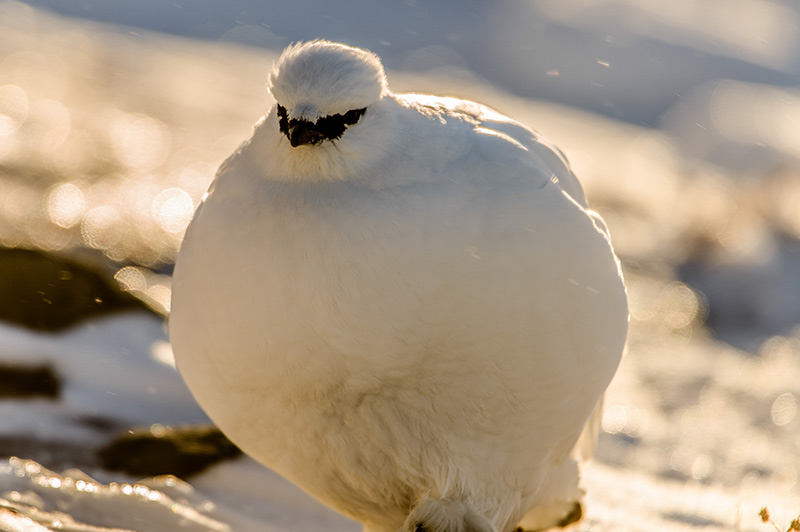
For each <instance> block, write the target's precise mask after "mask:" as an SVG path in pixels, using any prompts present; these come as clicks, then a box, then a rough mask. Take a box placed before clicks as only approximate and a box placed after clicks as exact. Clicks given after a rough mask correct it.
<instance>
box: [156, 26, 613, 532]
mask: <svg viewBox="0 0 800 532" xmlns="http://www.w3.org/2000/svg"><path fill="white" fill-rule="evenodd" d="M270 92H271V94H272V96H274V97H275V99H276V101H277V103H276V104H275V105H274V106H273V107H272V108H271V109H270V111H269V112H268V113H267V114H266V116H264V117H263V118H262V119H261V120H260V121H259V122H258V123H257V124H256V126H255V129H254V131H253V134H252V136H251V138H250V139H249V140H247V141H246V142H245V143H244V144H243V145H242V146H241V147H240V148H239V149H238V151H236V153H234V154H233V155H232V156H231V157H230V158H229V159H228V160H227V161H225V163H223V164H222V167H221V168H220V170H219V172H218V174H217V176H216V179H215V181H214V183H213V185H212V186H211V189H210V190H209V192H208V195H207V197H206V198H205V200H204V201H203V203H202V204H201V206H200V207H199V208H198V210H197V212H196V214H195V216H194V219H193V221H192V223H191V225H190V227H189V229H188V230H187V232H186V237H185V240H184V242H183V246H182V248H181V251H180V255H179V257H178V261H177V265H176V267H175V276H174V284H173V301H172V316H171V318H170V331H171V333H170V334H171V339H172V343H173V348H174V352H175V357H176V360H177V363H178V367H179V369H180V371H181V373H182V375H183V377H184V379H185V380H186V382H187V384H188V386H189V388H190V389H191V390H192V392H193V393H194V395H195V397H196V398H197V400H198V402H199V403H200V405H201V406H202V407H203V408H204V409H205V410H206V412H207V413H208V415H209V416H210V417H211V419H212V420H213V421H214V422H216V423H217V424H218V425H219V427H220V428H221V429H222V431H223V432H225V433H226V434H227V435H228V436H229V437H230V438H231V440H233V441H234V442H235V443H236V444H238V445H239V446H240V447H241V448H242V449H243V450H244V451H245V452H247V453H248V454H249V455H251V456H252V457H254V458H255V459H256V460H258V461H260V462H262V463H263V464H265V465H267V466H269V467H270V468H272V469H274V470H275V471H277V472H279V473H280V474H282V475H283V476H285V477H286V478H288V479H289V480H291V481H292V482H294V483H296V484H297V485H298V486H300V487H302V488H303V489H304V490H306V491H307V492H308V493H310V494H311V495H313V496H315V497H317V498H318V499H319V500H321V501H323V502H324V503H326V504H328V505H329V506H331V507H333V508H335V509H336V510H338V511H340V512H342V513H344V514H346V515H348V516H350V517H352V518H354V519H356V520H358V521H360V522H362V523H363V524H364V530H365V532H400V531H403V532H509V531H511V530H514V529H515V527H517V526H521V527H523V528H524V529H526V530H529V529H533V530H538V529H544V528H549V527H551V526H557V525H563V524H565V523H568V522H570V521H573V520H575V519H577V518H579V517H580V508H581V507H580V503H579V501H580V500H581V496H582V490H581V489H580V487H579V483H578V465H577V461H576V455H577V454H578V451H579V449H580V448H581V447H587V448H590V447H591V446H593V441H592V437H591V434H587V435H586V436H585V437H584V438H582V439H581V442H584V443H586V442H588V445H582V444H581V443H580V442H579V437H580V436H581V433H582V431H583V429H584V427H590V426H591V425H594V423H593V422H592V420H591V419H590V418H593V419H594V421H596V418H597V414H596V411H599V410H600V409H599V408H597V409H596V408H595V407H596V405H598V403H599V401H600V400H601V398H602V395H603V392H604V391H605V389H606V386H607V385H608V383H609V381H610V380H611V378H612V376H613V374H614V372H615V371H616V368H617V365H618V363H619V360H620V356H621V352H622V349H623V344H624V342H625V337H626V331H627V317H628V311H627V302H626V295H625V289H624V286H623V282H622V279H621V274H620V269H619V263H618V261H617V260H616V258H615V256H614V252H613V250H612V247H611V244H610V241H609V236H608V231H607V230H606V227H605V225H604V223H603V220H602V219H601V218H600V217H599V216H598V215H597V214H596V213H595V212H593V211H591V210H589V209H588V207H587V204H586V199H585V198H584V195H583V192H582V190H581V187H580V185H579V183H578V181H577V180H576V178H575V177H574V175H573V174H572V173H571V171H570V170H569V167H568V166H567V163H566V161H565V159H564V158H563V156H562V155H561V154H560V152H559V151H557V150H556V149H555V148H553V147H552V146H550V145H549V144H547V143H546V142H545V141H544V140H543V139H542V138H541V137H539V136H538V135H537V134H536V133H534V132H533V131H532V130H530V129H529V128H527V127H525V126H524V125H522V124H519V123H518V122H515V121H513V120H511V119H509V118H507V117H505V116H503V115H501V114H499V113H497V112H495V111H493V110H491V109H489V108H487V107H484V106H481V105H479V104H476V103H473V102H469V101H463V100H458V99H455V98H444V97H435V96H427V95H420V94H394V93H392V92H391V91H390V90H389V88H388V86H387V82H386V78H385V75H384V71H383V67H382V65H381V63H380V60H379V59H378V58H377V57H376V56H375V55H373V54H372V53H370V52H367V51H365V50H361V49H358V48H352V47H349V46H344V45H342V44H336V43H332V42H327V41H313V42H307V43H304V44H297V45H294V46H290V47H289V48H287V49H286V50H285V51H284V52H283V54H282V55H281V56H280V58H279V59H278V60H277V62H276V64H275V65H274V69H273V71H272V73H271V75H270ZM593 411H595V415H594V416H593ZM587 420H588V421H587ZM590 431H591V427H590V428H587V432H590Z"/></svg>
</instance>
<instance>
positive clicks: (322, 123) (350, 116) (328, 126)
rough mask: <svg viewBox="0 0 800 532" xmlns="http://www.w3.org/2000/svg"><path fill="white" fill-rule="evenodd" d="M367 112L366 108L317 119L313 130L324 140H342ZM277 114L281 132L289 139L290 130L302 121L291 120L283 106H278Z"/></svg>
mask: <svg viewBox="0 0 800 532" xmlns="http://www.w3.org/2000/svg"><path fill="white" fill-rule="evenodd" d="M366 112H367V109H366V107H365V108H363V109H353V110H351V111H347V112H346V113H345V114H338V113H337V114H335V115H330V116H323V117H320V118H318V119H317V121H316V122H315V123H314V125H313V129H314V130H316V131H317V132H319V133H320V135H321V138H322V139H327V140H336V139H339V138H341V136H342V134H343V133H344V131H345V129H347V126H352V125H353V124H355V123H357V122H358V121H359V119H360V118H361V117H362V116H363V115H364V113H366ZM277 114H278V119H279V126H280V130H281V132H282V133H284V134H285V135H286V136H287V137H288V136H289V128H290V127H293V126H295V125H296V124H298V123H299V122H300V120H298V119H296V118H292V119H291V120H290V119H289V115H288V113H287V112H286V108H285V107H284V106H282V105H281V104H277Z"/></svg>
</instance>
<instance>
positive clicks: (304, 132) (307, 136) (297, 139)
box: [287, 120, 323, 148]
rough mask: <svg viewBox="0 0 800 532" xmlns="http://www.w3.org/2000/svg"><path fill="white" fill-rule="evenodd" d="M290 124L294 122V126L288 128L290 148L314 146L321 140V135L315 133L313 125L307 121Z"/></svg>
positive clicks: (317, 132) (315, 129)
mask: <svg viewBox="0 0 800 532" xmlns="http://www.w3.org/2000/svg"><path fill="white" fill-rule="evenodd" d="M292 122H294V124H291V125H290V126H289V133H288V134H287V136H288V137H289V143H290V144H291V145H292V148H296V147H298V146H302V145H304V144H316V143H317V142H319V141H320V140H322V136H323V135H322V133H320V132H319V131H317V128H316V126H315V124H313V123H311V122H309V121H307V120H297V121H294V120H292Z"/></svg>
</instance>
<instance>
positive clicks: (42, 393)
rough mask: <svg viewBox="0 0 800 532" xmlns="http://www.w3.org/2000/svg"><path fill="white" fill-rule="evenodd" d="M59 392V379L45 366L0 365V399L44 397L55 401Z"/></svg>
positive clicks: (51, 369)
mask: <svg viewBox="0 0 800 532" xmlns="http://www.w3.org/2000/svg"><path fill="white" fill-rule="evenodd" d="M60 392H61V379H60V378H59V376H58V374H57V373H56V372H55V371H54V370H53V368H51V367H50V366H47V365H41V366H28V367H25V366H10V365H6V364H0V399H5V398H34V397H46V398H48V399H55V398H57V397H58V395H59V393H60Z"/></svg>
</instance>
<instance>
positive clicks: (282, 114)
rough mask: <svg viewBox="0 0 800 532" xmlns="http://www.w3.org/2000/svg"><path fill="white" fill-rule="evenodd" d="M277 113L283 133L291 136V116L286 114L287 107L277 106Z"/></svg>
mask: <svg viewBox="0 0 800 532" xmlns="http://www.w3.org/2000/svg"><path fill="white" fill-rule="evenodd" d="M277 105H278V106H277V109H276V111H277V113H278V126H279V128H280V130H281V133H283V134H285V135H288V134H289V115H288V114H287V113H286V107H284V106H282V105H281V104H277Z"/></svg>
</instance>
